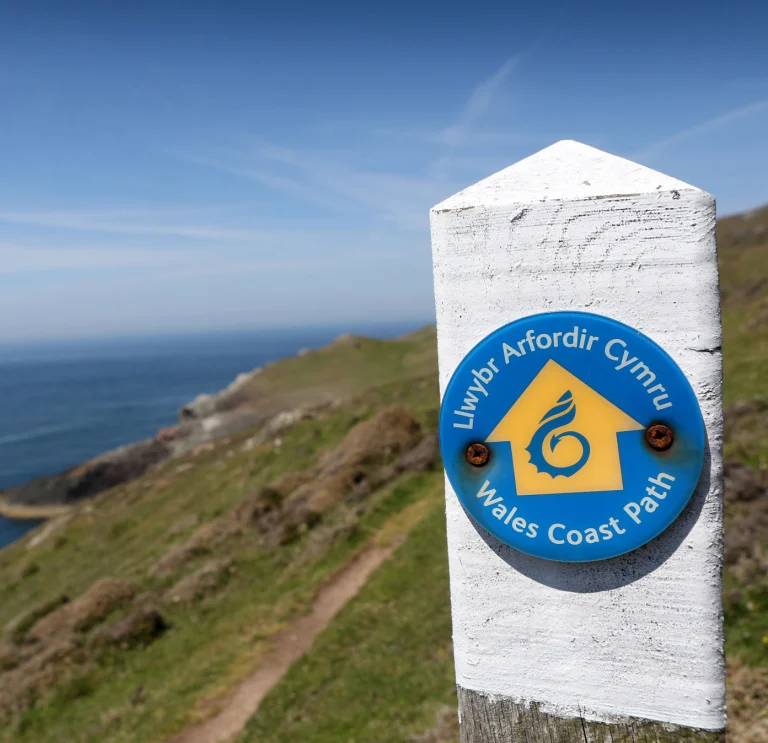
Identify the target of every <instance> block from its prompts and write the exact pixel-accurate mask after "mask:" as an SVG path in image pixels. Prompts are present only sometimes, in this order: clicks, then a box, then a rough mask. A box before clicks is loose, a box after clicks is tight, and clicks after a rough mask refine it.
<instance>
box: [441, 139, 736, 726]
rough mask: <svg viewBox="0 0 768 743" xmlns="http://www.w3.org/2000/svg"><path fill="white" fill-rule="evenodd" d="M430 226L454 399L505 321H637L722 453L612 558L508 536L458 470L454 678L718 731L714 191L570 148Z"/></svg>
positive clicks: (452, 552) (574, 709)
mask: <svg viewBox="0 0 768 743" xmlns="http://www.w3.org/2000/svg"><path fill="white" fill-rule="evenodd" d="M430 219H431V226H432V250H433V262H434V282H435V301H436V308H437V330H438V352H439V362H440V388H441V394H443V393H444V391H445V387H446V385H447V383H448V380H449V379H450V377H451V374H452V373H453V371H454V369H455V368H456V367H457V366H458V364H459V363H460V361H461V359H462V358H463V356H464V355H465V354H466V353H467V352H468V351H469V350H470V349H471V348H472V347H473V346H474V345H475V344H476V343H478V342H479V341H480V340H481V339H482V338H483V337H485V336H486V335H488V334H489V333H490V332H492V331H493V330H495V329H497V328H498V327H500V326H501V325H504V324H506V323H508V322H511V321H513V320H517V319H519V318H521V317H524V316H526V315H530V314H534V313H538V312H549V311H556V310H582V311H587V312H594V313H597V314H602V315H606V316H608V317H612V318H614V319H616V320H619V321H620V322H624V323H627V324H628V325H631V326H633V327H635V328H637V329H638V330H640V331H641V332H643V333H645V334H646V335H648V336H649V337H650V338H652V339H653V340H655V341H656V342H657V343H659V344H660V345H661V346H662V347H663V348H664V349H665V350H666V351H667V352H668V353H669V354H670V355H671V356H672V358H673V359H674V360H675V361H676V362H677V363H678V364H679V365H680V367H681V368H682V370H683V372H684V373H685V374H686V375H687V377H688V379H689V380H690V382H691V385H692V386H693V389H694V391H695V393H696V395H697V397H698V399H699V403H700V405H701V408H702V412H703V415H704V420H705V424H706V428H707V434H708V438H709V445H710V448H711V452H710V454H711V456H708V457H706V459H705V464H704V474H703V476H702V480H701V482H700V485H699V488H698V489H697V491H696V493H695V494H694V496H693V498H692V499H691V503H690V504H689V506H688V507H687V508H686V510H685V511H684V512H683V514H682V515H681V516H680V518H679V519H678V520H677V521H676V522H675V523H674V524H673V525H672V526H670V527H669V528H668V529H667V530H666V531H665V532H664V533H663V534H662V535H661V536H660V537H658V538H657V539H655V540H654V541H653V542H651V543H650V544H648V545H646V546H645V547H643V548H641V549H640V550H637V551H635V552H633V553H630V554H629V555H626V556H624V557H621V558H616V559H614V560H610V561H606V562H597V563H586V564H584V563H582V564H567V563H554V562H548V561H544V560H540V559H537V558H534V557H530V556H527V555H524V554H522V553H519V552H517V551H515V550H513V549H512V548H508V547H506V546H505V545H502V544H501V543H499V542H496V541H495V540H494V539H493V538H492V537H490V535H488V534H487V533H485V532H483V531H482V530H481V529H480V528H479V527H476V526H475V525H474V524H473V523H472V522H471V521H470V519H469V518H468V516H467V515H466V513H465V511H464V510H463V508H462V507H461V504H460V503H459V501H458V499H457V498H456V495H455V494H454V492H453V490H452V489H451V486H450V484H449V483H448V481H447V479H446V502H447V508H446V511H447V520H448V547H449V563H450V572H451V602H452V611H453V632H454V649H455V656H456V677H457V682H458V683H459V684H460V685H461V686H463V687H465V688H467V689H472V690H475V691H479V692H483V693H486V694H490V695H501V696H505V697H508V698H512V699H514V700H515V701H526V702H539V703H541V704H542V705H543V707H544V709H545V710H546V711H548V712H550V713H552V714H556V715H560V716H566V717H570V716H576V715H577V714H583V715H584V716H585V717H587V718H590V719H595V720H606V721H609V720H611V719H615V718H616V717H625V716H628V715H629V716H635V717H641V718H646V719H651V720H659V721H664V722H671V723H676V724H680V725H689V726H693V727H699V728H704V729H720V728H722V727H723V726H724V717H725V672H724V655H723V633H722V621H723V618H722V598H721V563H722V407H721V381H722V375H721V353H720V345H721V331H720V311H719V294H718V276H717V262H716V251H715V233H714V229H715V203H714V199H713V198H712V196H710V195H709V194H707V193H705V192H704V191H701V190H699V189H697V188H693V187H692V186H689V185H687V184H685V183H682V182H681V181H678V180H675V179H673V178H670V177H668V176H665V175H662V174H660V173H656V172H654V171H652V170H649V169H647V168H644V167H642V166H640V165H637V164H635V163H631V162H629V161H626V160H623V159H620V158H617V157H614V156H613V155H609V154H606V153H604V152H600V151H598V150H595V149H593V148H591V147H587V146H586V145H582V144H579V143H577V142H571V141H563V142H558V143H557V144H555V145H553V146H551V147H548V148H547V149H545V150H542V151H541V152H539V153H537V154H536V155H533V156H532V157H529V158H526V159H525V160H522V161H521V162H519V163H517V164H516V165H513V166H512V167H510V168H507V169H506V170H503V171H501V172H500V173H497V174H496V175H493V176H491V177H490V178H487V179H485V180H483V181H481V182H480V183H477V184H476V185H474V186H472V187H470V188H468V189H466V190H464V191H462V192H460V193H458V194H456V195H455V196H452V197H451V198H449V199H448V200H446V201H444V202H443V203H441V204H439V205H438V206H436V207H434V209H432V211H431V214H430ZM486 540H487V541H486Z"/></svg>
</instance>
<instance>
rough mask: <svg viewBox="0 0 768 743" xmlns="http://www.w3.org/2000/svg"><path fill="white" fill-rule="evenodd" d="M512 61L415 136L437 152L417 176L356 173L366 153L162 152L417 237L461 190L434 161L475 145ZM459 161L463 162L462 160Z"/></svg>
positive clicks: (254, 145)
mask: <svg viewBox="0 0 768 743" xmlns="http://www.w3.org/2000/svg"><path fill="white" fill-rule="evenodd" d="M519 60H520V56H514V57H509V58H508V59H506V60H505V61H504V62H503V63H502V64H501V66H500V67H498V68H497V69H496V70H495V71H494V72H493V74H491V75H490V76H489V77H487V78H486V79H484V80H482V81H480V83H478V84H477V85H476V86H475V87H474V88H473V89H472V90H471V91H470V93H469V95H468V97H467V99H466V101H465V103H464V105H463V107H462V110H461V112H460V113H459V115H458V117H457V118H456V120H455V121H454V122H452V123H451V124H449V125H448V126H446V127H444V128H442V129H440V130H436V131H433V132H425V133H423V136H424V137H425V139H426V140H428V141H430V142H431V144H432V146H433V148H437V155H436V160H434V161H433V162H432V163H425V165H424V168H425V173H424V174H423V175H421V174H418V173H413V172H402V171H400V172H398V171H393V170H391V169H388V168H385V167H383V168H380V169H374V168H371V167H362V166H361V165H360V164H359V162H360V160H361V158H362V157H363V156H364V155H366V154H368V153H367V152H354V151H353V152H350V151H338V150H335V151H332V152H331V151H329V152H323V151H319V152H318V151H315V150H308V149H301V148H295V147H286V146H280V145H276V144H274V143H269V142H265V141H263V140H254V138H244V140H245V141H244V143H243V144H242V145H241V146H239V147H228V148H221V147H219V148H215V149H210V150H208V151H207V152H204V153H202V154H201V153H199V152H197V153H189V152H179V151H171V150H169V151H167V154H170V155H172V156H175V157H178V158H181V159H183V160H185V161H187V162H190V163H193V164H197V165H201V166H206V167H211V168H214V169H216V170H219V171H223V172H226V173H229V174H230V175H233V176H237V177H240V178H244V179H247V180H250V181H253V182H256V183H258V184H259V185H261V186H264V187H266V188H268V189H271V190H274V191H278V192H282V193H284V194H288V195H290V196H292V197H296V198H298V199H300V200H303V201H305V202H307V203H310V204H312V205H314V206H317V207H320V208H322V209H328V210H329V211H330V212H331V213H340V214H344V213H358V214H361V215H365V216H367V217H369V218H371V219H374V220H376V221H384V222H388V223H390V224H391V225H392V226H394V227H395V228H398V229H401V230H407V231H422V232H423V231H425V230H426V229H427V226H428V217H427V215H428V211H429V209H430V207H432V206H433V205H434V204H436V203H438V202H440V201H442V200H443V199H444V198H446V197H447V196H449V195H450V194H451V193H454V192H455V191H457V190H459V188H461V185H462V184H461V183H459V182H453V181H451V180H450V179H449V178H448V175H447V173H448V168H449V165H450V163H451V160H450V158H449V156H447V155H441V153H440V150H443V151H444V150H445V149H446V148H448V149H449V150H450V151H451V156H452V155H453V153H455V152H456V151H457V150H458V149H459V148H461V147H463V146H464V145H465V144H466V143H468V142H470V141H471V142H473V143H474V144H475V145H476V144H477V142H476V141H475V138H474V127H475V126H476V125H477V124H478V123H479V122H481V120H482V119H483V117H484V116H485V115H486V114H487V113H488V112H489V111H490V110H491V108H492V107H493V106H494V105H495V104H496V102H497V100H498V97H499V95H500V94H501V92H502V90H503V88H504V85H505V83H506V82H507V81H508V80H509V78H510V76H511V75H512V73H513V72H514V70H515V69H516V68H517V65H518V63H519ZM486 134H487V133H486ZM521 138H522V139H525V140H527V141H530V137H528V136H527V135H526V136H523V135H514V134H511V133H500V132H497V133H495V136H494V137H490V138H488V141H489V143H494V142H498V141H520V139H521ZM370 150H371V151H372V152H375V153H377V154H378V155H379V157H380V159H384V158H386V156H387V155H388V154H392V155H395V154H397V153H384V155H383V156H382V155H381V153H380V152H379V150H380V148H378V147H373V146H372V147H371V148H370ZM461 162H462V163H463V164H466V163H467V160H466V158H464V159H462V161H461Z"/></svg>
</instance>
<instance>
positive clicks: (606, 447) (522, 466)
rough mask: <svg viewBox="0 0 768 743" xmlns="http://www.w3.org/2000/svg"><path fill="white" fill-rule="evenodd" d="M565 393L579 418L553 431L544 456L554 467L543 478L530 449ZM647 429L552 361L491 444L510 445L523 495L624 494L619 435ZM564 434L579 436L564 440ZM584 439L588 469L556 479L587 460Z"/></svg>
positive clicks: (504, 420)
mask: <svg viewBox="0 0 768 743" xmlns="http://www.w3.org/2000/svg"><path fill="white" fill-rule="evenodd" d="M566 391H570V393H571V395H572V398H573V406H572V407H571V408H570V409H569V412H570V413H572V412H573V409H574V407H575V415H569V416H568V423H567V424H566V425H565V426H564V427H563V428H562V429H557V428H553V429H552V430H551V433H550V435H548V436H547V439H546V442H545V445H544V446H543V456H544V457H545V460H546V462H547V464H548V465H549V467H544V468H543V469H545V470H548V471H544V472H542V471H540V468H539V467H537V466H536V465H535V463H532V462H531V459H532V457H531V453H530V452H529V451H527V450H526V448H527V447H529V446H530V445H531V441H532V439H533V437H534V435H535V434H536V432H537V431H538V430H539V427H540V425H541V423H542V419H543V418H544V417H545V416H547V413H548V412H549V411H551V410H552V409H553V406H555V405H556V404H557V402H558V401H559V400H560V399H561V398H562V396H563V394H564V392H566ZM643 428H644V426H642V425H641V424H640V423H638V422H637V421H636V420H634V419H633V418H631V417H630V416H628V415H627V414H626V413H624V411H622V410H620V409H619V408H617V407H616V406H615V405H614V404H613V403H612V402H610V401H609V400H606V399H605V398H604V397H603V396H602V395H601V394H599V393H598V392H595V390H593V389H592V388H591V387H590V386H589V385H587V384H585V383H584V382H582V381H581V380H580V379H579V378H578V377H575V376H574V375H573V374H571V373H570V372H569V371H568V370H567V369H564V368H563V367H562V366H560V364H558V363H557V362H556V361H553V360H551V359H550V360H549V361H548V362H547V363H546V364H545V365H544V367H543V368H542V370H541V371H540V372H539V373H538V374H537V375H536V377H535V378H534V380H533V381H532V382H531V383H530V385H528V387H527V388H526V390H525V391H524V392H523V394H522V395H520V397H519V398H518V399H517V401H516V402H515V404H514V405H513V406H512V407H511V408H510V409H509V411H508V412H507V413H506V415H505V416H504V417H503V418H502V419H501V421H500V422H499V424H498V425H497V426H496V428H494V429H493V431H492V432H491V435H490V436H489V437H488V439H487V441H489V442H498V441H508V442H509V443H510V445H511V447H512V465H513V467H514V470H515V484H516V486H517V493H518V495H547V494H553V493H584V492H594V491H603V490H623V488H624V484H623V480H622V475H621V461H620V459H619V442H618V439H617V434H618V433H619V432H621V431H638V430H642V429H643ZM565 431H568V432H573V433H577V434H579V436H574V435H572V436H565V435H562V433H563V432H565ZM553 436H554V437H555V445H554V448H553V449H552V448H550V446H551V443H550V442H551V438H552V437H553ZM584 439H586V441H587V442H589V445H588V452H589V457H588V459H587V461H586V463H585V464H583V466H581V467H580V468H579V469H578V471H577V472H575V473H574V474H572V475H570V476H559V477H558V476H553V474H551V473H554V472H557V471H558V470H561V471H563V472H568V471H571V470H572V469H573V465H574V464H575V463H577V462H578V461H579V460H580V458H582V456H583V454H584V451H585V447H584V444H583V441H584ZM533 459H534V460H535V457H533ZM569 468H570V469H569Z"/></svg>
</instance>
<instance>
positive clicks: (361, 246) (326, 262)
mask: <svg viewBox="0 0 768 743" xmlns="http://www.w3.org/2000/svg"><path fill="white" fill-rule="evenodd" d="M412 249H413V245H412V244H408V243H407V242H405V243H403V244H398V245H395V246H392V245H391V244H388V243H387V241H386V240H385V239H382V237H381V236H379V235H375V234H370V233H369V232H365V231H356V230H352V231H340V230H317V229H314V230H306V231H305V230H296V231H291V230H285V231H284V232H282V233H281V232H277V233H275V234H274V235H273V237H272V238H271V239H269V240H266V241H265V242H264V243H263V244H261V245H258V246H254V245H250V244H244V245H243V244H229V245H220V244H217V245H216V248H215V249H214V250H212V249H211V248H210V246H203V245H200V244H199V243H195V244H192V243H185V244H183V245H181V246H177V247H176V248H175V249H173V250H168V249H167V246H166V245H165V244H164V243H163V242H162V241H157V240H150V241H147V242H146V243H144V244H142V246H140V247H134V246H125V245H120V244H96V245H94V246H91V247H83V246H81V245H68V244H62V243H61V242H57V243H56V244H53V245H51V244H36V243H35V242H29V241H28V240H27V241H25V240H23V239H20V240H12V241H0V276H10V275H17V274H35V273H41V272H46V273H50V272H56V271H68V272H71V271H75V272H82V273H92V272H94V271H96V272H99V271H103V270H109V271H111V273H112V274H113V275H115V271H119V270H120V269H142V270H143V271H146V272H152V273H153V275H155V274H157V273H158V272H163V271H169V272H171V274H170V275H176V276H179V277H181V276H184V275H190V274H196V275H203V274H206V273H208V274H211V275H214V274H221V273H223V274H232V273H237V272H240V271H246V272H266V271H280V270H284V269H285V270H294V271H296V270H305V269H308V268H311V269H326V270H327V269H332V268H334V267H335V266H338V265H339V264H340V263H341V264H343V265H345V266H354V265H358V264H364V263H368V262H377V261H401V260H403V257H404V256H405V255H407V254H408V251H409V250H412ZM113 280H114V278H113Z"/></svg>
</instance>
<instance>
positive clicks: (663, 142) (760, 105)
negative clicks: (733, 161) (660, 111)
mask: <svg viewBox="0 0 768 743" xmlns="http://www.w3.org/2000/svg"><path fill="white" fill-rule="evenodd" d="M766 112H768V99H763V100H759V101H754V102H753V103H749V104H747V105H746V106H741V107H739V108H735V109H733V110H731V111H728V112H727V113H724V114H721V115H720V116H715V117H714V118H711V119H707V120H706V121H702V122H701V123H699V124H696V125H695V126H691V127H689V128H687V129H683V130H682V131H679V132H676V133H675V134H671V135H670V136H668V137H664V139H660V140H658V141H657V142H654V143H653V144H651V145H649V146H648V147H646V148H644V149H643V150H640V151H639V152H637V153H635V154H634V155H631V159H633V160H643V159H648V158H651V157H653V156H654V155H657V154H659V153H660V152H661V151H662V150H665V149H667V148H668V147H671V146H673V145H676V144H680V143H681V142H685V141H686V140H688V139H691V138H692V137H695V136H697V135H699V134H705V133H708V132H714V131H717V130H719V129H722V128H724V127H726V126H728V125H729V124H732V123H734V122H736V121H739V120H741V119H745V118H747V117H749V116H754V115H756V114H761V113H766Z"/></svg>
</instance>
